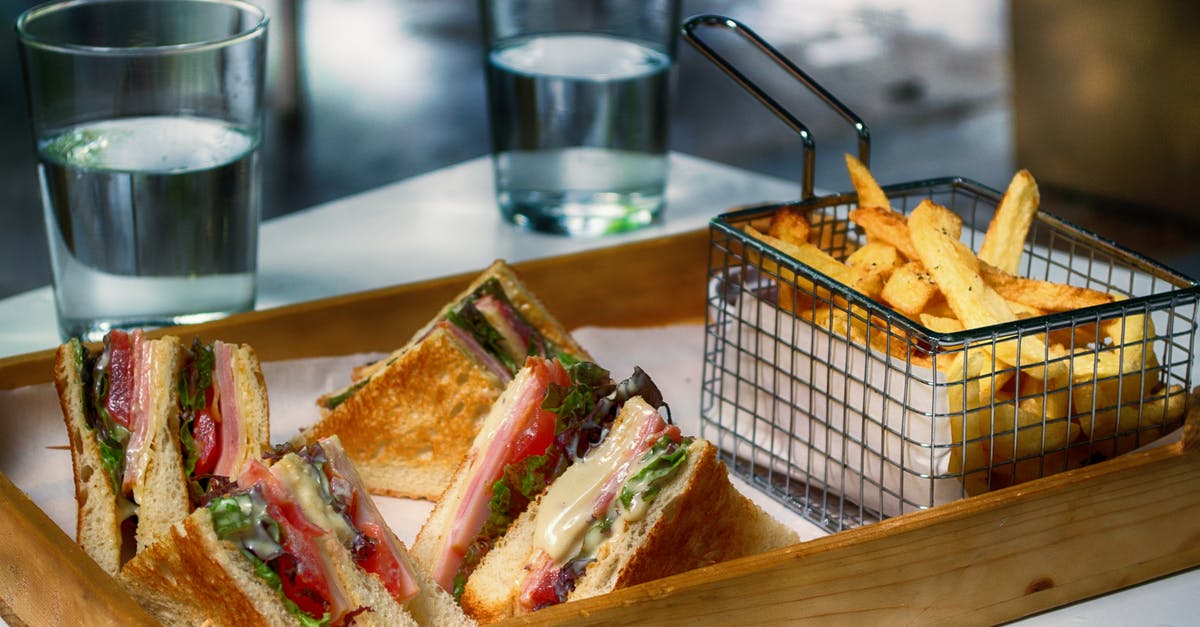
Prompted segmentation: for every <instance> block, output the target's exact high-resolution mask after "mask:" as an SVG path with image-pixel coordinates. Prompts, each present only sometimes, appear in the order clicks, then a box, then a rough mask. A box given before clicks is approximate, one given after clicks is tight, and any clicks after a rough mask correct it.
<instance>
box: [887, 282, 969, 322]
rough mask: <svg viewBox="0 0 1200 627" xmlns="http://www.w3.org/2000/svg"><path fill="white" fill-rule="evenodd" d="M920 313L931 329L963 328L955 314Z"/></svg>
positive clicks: (922, 319)
mask: <svg viewBox="0 0 1200 627" xmlns="http://www.w3.org/2000/svg"><path fill="white" fill-rule="evenodd" d="M883 291H884V292H886V291H887V285H886V284H885V285H884V286H883ZM918 315H919V320H920V322H921V324H922V325H924V326H925V328H926V329H929V330H930V331H934V332H936V333H955V332H957V331H962V330H963V325H962V323H961V322H959V321H958V318H955V317H953V316H949V317H947V316H938V315H935V314H928V313H924V312H921V313H920V314H918Z"/></svg>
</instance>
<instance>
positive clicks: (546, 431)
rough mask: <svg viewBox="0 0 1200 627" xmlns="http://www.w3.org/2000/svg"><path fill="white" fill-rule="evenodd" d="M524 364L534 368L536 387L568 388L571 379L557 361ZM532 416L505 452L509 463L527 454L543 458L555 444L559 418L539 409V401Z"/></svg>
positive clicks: (535, 359)
mask: <svg viewBox="0 0 1200 627" xmlns="http://www.w3.org/2000/svg"><path fill="white" fill-rule="evenodd" d="M525 365H526V366H527V367H531V368H533V369H534V372H533V374H534V376H535V377H536V378H537V379H538V381H539V385H542V386H543V387H548V386H549V383H556V384H558V385H570V384H571V377H570V375H568V374H567V371H566V369H565V368H563V367H562V364H560V363H559V362H558V360H549V359H537V358H530V359H528V360H526V362H525ZM532 411H533V416H532V417H530V418H529V419H528V421H527V422H526V423H525V429H524V430H523V431H521V433H519V434H517V436H516V437H515V438H513V442H512V444H511V445H510V446H509V449H508V451H509V452H508V463H510V464H515V463H517V462H519V461H521V460H522V459H525V458H526V457H529V456H530V455H542V454H544V453H545V452H546V449H547V448H549V447H550V444H551V443H552V442H554V435H555V433H554V431H555V427H556V426H557V422H558V416H557V415H555V413H554V412H552V411H547V410H545V409H542V405H541V402H540V401H539V402H538V404H537V405H535V406H534V407H533V410H532Z"/></svg>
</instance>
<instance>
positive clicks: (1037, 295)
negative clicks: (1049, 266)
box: [979, 257, 1113, 312]
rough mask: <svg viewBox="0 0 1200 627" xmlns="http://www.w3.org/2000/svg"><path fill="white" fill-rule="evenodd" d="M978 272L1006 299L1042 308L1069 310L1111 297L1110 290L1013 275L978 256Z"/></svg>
mask: <svg viewBox="0 0 1200 627" xmlns="http://www.w3.org/2000/svg"><path fill="white" fill-rule="evenodd" d="M979 261H981V262H982V263H980V264H979V271H980V276H982V277H983V280H984V281H985V282H986V283H987V284H988V285H989V286H991V287H992V289H995V290H996V292H997V293H999V294H1000V295H1001V296H1003V297H1004V299H1005V300H1007V301H1009V302H1016V303H1021V304H1023V305H1027V306H1029V307H1034V308H1036V309H1039V310H1042V311H1047V312H1048V311H1070V310H1073V309H1082V308H1084V307H1091V306H1093V305H1103V304H1106V303H1111V302H1112V301H1113V297H1112V294H1108V293H1106V292H1100V291H1097V290H1093V289H1088V288H1086V287H1076V286H1074V285H1066V284H1063V283H1051V282H1050V281H1040V280H1038V279H1027V278H1024V277H1018V276H1014V275H1013V274H1011V273H1010V272H1008V271H1005V270H1001V269H1000V268H997V267H996V266H993V265H991V264H990V263H987V261H986V260H984V259H983V257H980V258H979Z"/></svg>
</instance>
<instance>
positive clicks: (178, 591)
mask: <svg viewBox="0 0 1200 627" xmlns="http://www.w3.org/2000/svg"><path fill="white" fill-rule="evenodd" d="M321 545H322V548H323V549H324V550H325V551H326V552H327V555H328V557H329V559H330V560H331V561H332V562H333V563H334V565H335V569H336V572H337V574H338V577H340V578H341V579H342V582H343V583H344V584H345V585H346V589H347V592H348V593H349V598H350V599H351V601H352V603H353V604H354V605H355V606H359V607H368V608H370V609H369V611H366V612H363V613H361V614H359V615H357V616H356V617H355V624H362V625H416V624H417V623H416V621H415V620H414V619H413V618H412V616H411V615H409V614H408V612H406V611H404V610H403V608H401V607H400V606H399V604H397V603H396V602H395V601H394V600H393V599H392V598H391V595H389V594H388V592H387V590H386V589H385V588H384V587H383V584H382V583H380V582H379V580H378V579H375V578H373V577H368V576H366V575H365V574H363V573H362V571H360V570H359V569H358V567H357V566H355V565H354V563H353V561H352V560H351V559H350V556H349V554H348V553H347V552H346V550H345V549H343V548H342V547H341V545H340V544H338V543H337V541H336V540H335V539H334V538H333V537H332V536H331V535H329V536H328V537H327V538H326V539H325V541H323V542H322V543H321ZM118 581H120V582H121V584H122V585H124V587H125V590H126V591H128V592H129V594H130V596H132V597H133V598H134V600H136V601H137V602H138V604H140V605H141V606H142V607H143V608H144V609H145V610H146V611H147V612H149V613H150V614H151V615H153V616H154V617H155V618H157V619H158V620H160V621H162V623H163V624H165V625H204V624H207V625H214V626H215V625H231V626H233V625H296V624H298V620H297V619H296V618H295V617H294V616H293V615H292V614H290V613H289V612H288V609H287V607H286V606H285V605H284V601H283V600H282V597H281V595H280V594H279V593H278V592H276V591H275V590H274V589H272V588H271V586H270V585H268V584H267V583H266V580H264V579H263V578H262V577H260V576H258V574H257V573H255V571H254V567H253V565H252V564H251V562H250V561H249V560H248V559H246V558H245V557H244V556H243V555H242V554H241V553H240V552H239V551H238V549H237V548H236V547H235V546H234V545H233V544H231V543H229V542H225V541H223V540H221V539H219V538H218V537H217V535H216V533H215V532H214V531H213V524H212V515H211V513H210V512H209V510H208V508H204V507H201V508H198V509H197V510H196V511H194V512H192V514H191V515H189V516H188V517H187V518H185V519H184V520H182V521H180V522H179V523H178V524H176V525H175V526H174V527H172V528H171V530H170V532H169V533H168V534H167V535H166V536H164V537H163V538H162V539H161V540H160V541H159V542H157V543H155V544H154V545H153V546H151V547H149V548H148V549H146V550H145V551H142V552H141V553H139V554H137V555H136V556H135V557H134V558H133V559H132V560H130V561H129V562H128V563H126V564H125V566H124V567H123V568H122V569H121V572H120V574H119V576H118Z"/></svg>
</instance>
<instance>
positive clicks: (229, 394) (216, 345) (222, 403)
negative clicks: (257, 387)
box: [213, 341, 242, 477]
mask: <svg viewBox="0 0 1200 627" xmlns="http://www.w3.org/2000/svg"><path fill="white" fill-rule="evenodd" d="M213 385H214V386H215V387H216V397H217V408H218V412H217V415H216V416H214V418H215V419H216V420H217V422H218V423H219V425H220V427H219V430H220V441H219V445H220V453H219V456H218V457H217V464H216V466H215V467H214V468H213V474H215V475H221V476H225V477H234V476H237V474H238V472H239V471H240V470H241V469H240V468H238V464H239V462H240V461H241V458H242V455H241V452H242V442H241V437H240V436H241V429H240V427H239V424H240V422H241V412H240V409H239V408H238V401H237V388H236V387H234V382H233V345H232V344H227V343H225V342H221V341H216V342H213Z"/></svg>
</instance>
